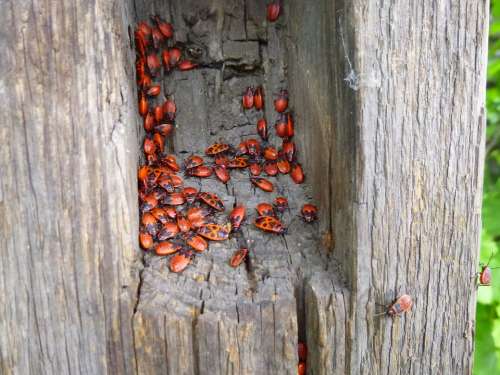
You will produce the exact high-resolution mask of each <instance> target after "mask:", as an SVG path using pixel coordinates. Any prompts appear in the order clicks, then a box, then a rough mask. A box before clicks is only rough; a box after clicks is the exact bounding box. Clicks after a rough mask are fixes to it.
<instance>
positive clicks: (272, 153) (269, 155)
mask: <svg viewBox="0 0 500 375" xmlns="http://www.w3.org/2000/svg"><path fill="white" fill-rule="evenodd" d="M264 159H266V160H278V151H277V150H276V149H275V148H274V147H271V146H269V147H266V148H265V149H264Z"/></svg>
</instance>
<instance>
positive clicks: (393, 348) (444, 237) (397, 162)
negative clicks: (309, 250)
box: [290, 1, 488, 374]
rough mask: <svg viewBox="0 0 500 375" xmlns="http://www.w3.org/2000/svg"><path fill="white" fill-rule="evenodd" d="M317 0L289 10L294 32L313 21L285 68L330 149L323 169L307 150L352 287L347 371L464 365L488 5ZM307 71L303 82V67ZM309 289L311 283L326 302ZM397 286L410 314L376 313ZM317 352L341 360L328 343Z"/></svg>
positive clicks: (462, 370) (459, 370)
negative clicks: (314, 5)
mask: <svg viewBox="0 0 500 375" xmlns="http://www.w3.org/2000/svg"><path fill="white" fill-rule="evenodd" d="M321 4H322V5H321V6H322V8H321V9H322V11H321V12H318V11H317V10H312V9H311V8H307V9H305V7H304V6H303V4H301V2H292V3H291V5H290V10H291V15H292V17H294V20H296V21H297V22H298V24H296V25H295V28H296V30H305V32H303V33H300V32H297V33H296V35H297V36H298V38H299V40H302V41H304V42H299V43H297V44H298V46H300V47H302V50H300V48H298V49H297V50H298V51H299V52H298V54H297V56H298V59H297V60H296V61H294V63H293V64H292V74H291V76H292V77H294V79H295V83H294V87H295V90H296V91H297V90H298V91H299V92H301V93H302V94H303V96H302V98H303V99H301V101H300V102H299V103H296V106H297V108H300V110H298V111H297V112H298V113H302V114H303V116H304V117H305V118H306V119H309V118H313V119H317V121H318V122H319V124H320V125H319V128H315V129H314V130H313V131H312V133H311V134H310V135H309V136H308V138H305V140H304V142H305V143H306V144H307V143H309V144H315V145H317V149H319V150H320V153H321V155H326V154H328V149H329V147H331V152H330V155H331V159H330V169H329V172H326V171H325V167H324V165H322V164H321V163H319V162H317V161H312V160H314V159H311V158H314V157H315V156H314V155H308V156H309V157H307V158H306V159H307V160H311V165H310V166H309V168H312V169H313V170H315V172H313V178H314V179H315V181H313V182H314V185H316V186H321V187H318V188H317V190H318V191H317V194H318V195H319V196H322V197H323V196H324V194H325V193H324V188H325V187H324V185H325V184H324V180H323V178H322V176H323V174H325V173H329V174H330V176H332V177H331V180H332V182H331V183H330V187H329V188H330V191H331V201H330V202H331V203H330V207H331V215H330V217H331V218H332V223H331V224H332V229H333V231H334V236H333V237H334V238H335V248H334V250H333V254H334V256H335V257H336V258H337V259H339V260H340V261H341V263H342V265H343V267H342V268H343V269H344V271H345V276H346V277H347V279H348V280H349V285H350V290H351V294H350V298H351V299H350V302H349V307H350V311H349V313H348V322H347V331H346V333H347V337H346V343H347V347H346V353H347V354H346V356H347V358H346V369H345V373H350V374H368V373H369V374H423V373H438V374H466V373H470V372H471V369H472V351H473V336H474V324H475V322H474V310H475V287H474V280H473V278H472V275H474V273H475V271H476V265H477V259H478V250H479V246H478V245H479V234H480V208H481V191H482V170H483V148H484V125H485V117H484V110H485V109H484V88H485V71H486V50H487V24H488V2H487V1H438V2H435V1H418V2H396V3H394V2H393V3H388V2H383V1H372V2H366V1H354V2H343V1H332V2H321ZM305 12H307V13H305ZM301 14H306V15H308V16H309V15H314V17H313V18H314V22H315V24H316V25H317V28H318V29H319V30H320V31H322V32H321V35H323V36H322V37H319V38H314V35H316V34H314V33H312V32H311V34H309V33H308V32H309V31H310V29H311V27H308V25H310V24H311V23H312V22H313V21H311V20H310V18H311V17H301ZM291 24H292V25H293V23H291ZM323 32H325V33H323ZM328 35H330V36H331V37H328ZM323 48H325V49H326V50H327V51H326V52H324V51H322V50H323ZM318 56H324V57H325V58H326V59H327V61H324V60H322V58H321V57H318ZM304 66H307V68H306V74H307V79H304V78H303V77H304V76H302V77H301V76H300V75H299V74H298V72H299V70H303V67H304ZM318 76H322V77H328V79H329V82H324V81H321V80H320V79H319V78H317V77H318ZM315 77H316V78H315ZM330 93H333V95H329V94H330ZM292 96H293V95H292ZM295 97H296V95H295ZM325 97H326V98H329V99H330V101H329V102H327V103H325ZM328 104H330V105H331V107H330V109H329V110H328V109H327V110H326V113H323V112H321V113H320V114H317V113H314V111H315V110H316V108H325V107H328ZM308 111H309V112H308ZM311 112H312V113H311ZM328 116H331V117H332V119H333V128H332V129H331V130H329V129H328V126H329V122H328V121H327V119H328ZM304 125H305V124H304ZM300 126H301V124H300V120H299V121H298V127H299V128H300ZM324 127H326V129H323V128H324ZM328 134H330V137H331V138H330V142H327V141H325V139H324V137H325V136H328ZM306 150H308V151H312V150H313V149H312V148H311V147H306ZM316 153H317V152H316V151H315V152H314V153H313V154H316ZM316 158H317V159H318V158H319V157H318V156H316ZM317 159H316V160H317ZM314 285H315V283H312V282H311V285H310V286H309V287H307V288H308V289H307V290H308V291H309V292H310V295H312V296H314V297H315V298H317V299H318V300H320V298H319V297H320V296H321V295H322V294H324V292H322V293H319V292H316V291H315V289H314ZM403 292H406V293H409V294H411V295H412V297H413V298H414V300H415V306H414V308H413V310H412V312H411V313H410V314H407V315H406V316H404V317H402V318H398V319H394V320H391V319H388V318H385V317H375V316H374V315H375V314H376V313H377V312H378V311H380V310H381V309H382V308H381V307H378V306H377V305H376V303H381V304H387V303H390V302H391V301H392V300H393V299H394V298H395V297H396V296H397V295H398V294H401V293H403ZM331 296H335V293H331ZM307 306H308V307H310V306H309V305H307ZM320 306H321V304H319V305H318V306H317V307H316V308H320ZM322 311H323V313H325V314H327V316H330V317H331V318H333V317H334V316H336V315H335V314H334V313H333V312H332V311H330V312H329V310H328V307H323V310H322ZM313 312H314V313H315V314H317V311H316V310H313ZM328 314H329V315H328ZM310 318H311V317H307V319H308V322H309V319H310ZM328 324H330V323H324V325H326V326H327V327H328ZM310 328H312V327H307V329H308V330H309V329H310ZM319 328H321V324H320V327H319ZM327 332H328V331H327ZM330 334H331V335H334V331H333V330H330ZM332 341H333V337H331V338H330V342H332ZM311 344H312V342H311ZM315 350H319V353H318V354H316V355H317V356H319V357H320V358H321V357H322V356H323V354H327V355H328V356H330V360H332V358H333V357H334V354H332V353H329V352H328V351H329V350H331V348H327V347H322V346H321V345H315V344H313V347H312V348H311V351H313V352H314V351H315ZM330 366H331V362H330V363H328V364H325V365H323V364H320V365H319V368H318V369H313V373H314V374H316V373H330V372H329V371H332V370H331V367H330ZM338 373H343V372H342V371H339V372H338Z"/></svg>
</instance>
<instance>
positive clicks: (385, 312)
mask: <svg viewBox="0 0 500 375" xmlns="http://www.w3.org/2000/svg"><path fill="white" fill-rule="evenodd" d="M386 314H387V311H384V312H381V313H377V314H374V315H373V316H382V315H386Z"/></svg>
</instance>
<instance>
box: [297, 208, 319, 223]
mask: <svg viewBox="0 0 500 375" xmlns="http://www.w3.org/2000/svg"><path fill="white" fill-rule="evenodd" d="M300 213H301V214H302V218H303V219H304V221H305V222H306V223H312V222H313V221H316V220H318V207H316V206H315V205H314V204H304V205H303V206H302V210H301V211H300Z"/></svg>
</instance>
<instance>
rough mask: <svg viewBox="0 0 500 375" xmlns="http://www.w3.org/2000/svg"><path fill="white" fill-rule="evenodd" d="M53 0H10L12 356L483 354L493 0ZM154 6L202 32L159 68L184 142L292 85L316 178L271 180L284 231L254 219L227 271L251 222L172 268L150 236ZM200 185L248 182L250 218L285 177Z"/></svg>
mask: <svg viewBox="0 0 500 375" xmlns="http://www.w3.org/2000/svg"><path fill="white" fill-rule="evenodd" d="M49 3H50V2H49ZM49 3H42V2H40V1H38V0H34V1H32V2H31V3H29V4H27V3H26V2H24V1H19V2H14V1H10V2H7V1H5V0H4V1H1V0H0V6H1V9H2V11H1V12H0V21H1V23H0V28H1V30H2V33H1V34H0V35H1V36H0V46H1V47H2V54H0V77H1V80H0V93H1V98H2V100H1V101H0V109H1V110H2V113H3V114H4V116H3V117H2V118H3V120H2V121H1V125H0V140H1V141H2V144H3V146H2V147H1V148H0V181H1V182H0V255H1V259H2V261H1V262H0V274H1V275H2V276H1V277H0V302H2V303H1V304H0V305H1V306H0V373H1V374H4V373H5V374H22V375H24V374H37V375H38V374H70V373H73V374H196V375H197V374H211V375H212V374H277V375H278V374H295V373H296V363H297V354H296V344H297V340H301V341H306V342H307V345H308V347H309V360H308V374H309V375H310V374H313V375H318V374H322V375H323V374H352V375H355V374H356V375H357V374H368V373H369V374H381V375H386V374H426V373H433V374H467V373H470V372H471V367H472V348H473V346H472V345H473V335H474V324H475V322H474V309H475V289H474V285H473V281H472V278H471V276H472V275H473V274H474V272H475V265H476V261H477V252H478V239H479V226H480V202H481V201H480V199H481V181H482V166H483V165H482V163H483V161H482V159H483V143H484V139H483V133H484V84H485V83H484V78H485V68H486V65H485V64H486V41H487V30H486V29H487V22H488V2H487V1H486V2H484V1H476V0H457V1H455V0H442V1H431V0H421V1H415V2H396V3H395V2H392V3H388V2H383V1H381V0H374V1H364V0H355V1H340V0H338V1H336V0H330V1H329V0H320V1H314V2H306V1H298V0H290V1H285V2H284V3H285V4H284V12H283V16H282V17H281V18H280V20H279V21H278V22H277V23H275V24H273V25H269V24H267V22H266V21H265V5H266V3H267V1H265V0H255V1H253V0H252V1H250V0H246V1H245V0H206V1H199V0H198V1H195V0H151V1H149V0H135V1H125V2H118V1H110V2H103V1H102V0H96V1H93V2H82V1H71V2H70V1H61V2H53V4H52V3H50V4H49ZM153 13H158V14H160V15H162V16H163V17H165V18H166V19H167V20H169V21H171V22H173V23H174V27H175V29H176V34H175V37H176V40H177V41H178V42H180V43H182V44H183V45H184V46H188V47H201V48H202V51H203V54H202V57H201V58H200V61H199V62H200V63H201V64H202V68H201V69H197V70H193V71H190V72H182V73H181V72H175V73H173V74H172V75H170V76H169V77H167V78H166V79H164V80H162V89H163V92H164V93H167V94H169V95H173V96H174V98H175V100H176V102H177V105H178V121H177V123H178V128H177V129H176V135H175V137H174V139H173V141H172V142H171V143H169V147H170V149H171V151H173V152H176V153H177V155H178V156H181V157H182V156H184V155H186V154H185V153H184V154H181V153H182V152H193V151H198V152H199V151H202V150H203V148H204V147H205V146H206V145H208V144H210V143H211V142H214V141H217V140H219V139H220V138H223V139H224V140H226V141H228V142H231V143H236V142H237V140H239V138H240V137H241V136H244V137H246V138H249V137H256V133H255V127H254V126H255V122H256V121H257V119H258V118H259V115H258V114H257V113H256V112H255V111H247V112H245V113H243V112H242V111H241V103H240V98H239V95H240V94H241V92H242V91H243V89H244V88H245V87H246V86H248V85H257V84H262V85H263V86H264V90H265V94H266V96H265V100H266V103H265V104H266V109H265V111H264V116H265V117H266V119H267V120H268V124H269V125H270V127H271V129H272V125H273V124H274V121H275V119H276V116H275V113H274V112H273V111H272V100H273V97H272V94H273V93H275V92H276V91H277V90H278V89H280V88H282V87H288V89H289V91H290V97H291V108H292V109H293V111H294V115H295V123H296V136H295V138H294V140H295V142H296V143H297V144H298V146H299V150H300V154H299V158H300V161H301V162H302V163H303V165H304V167H305V170H306V171H307V182H308V184H307V185H308V186H307V187H306V188H305V189H303V188H302V187H298V186H295V185H293V184H290V183H289V181H288V180H287V179H286V178H281V177H280V179H279V180H280V183H281V184H282V185H283V187H284V191H285V193H286V194H287V195H288V196H289V198H290V200H291V201H292V204H293V203H295V204H293V207H292V211H291V212H289V213H286V214H285V217H284V220H285V221H286V222H289V223H291V224H290V234H289V235H287V237H286V241H287V245H288V246H285V243H284V241H283V239H282V238H281V237H272V236H271V237H270V236H263V235H262V234H261V233H259V232H257V231H256V230H255V229H253V228H252V227H248V228H245V229H244V230H243V236H244V238H245V239H248V240H251V242H249V245H250V250H251V253H250V261H249V262H248V264H245V265H242V266H241V267H239V268H238V269H236V270H235V269H232V268H231V267H229V265H228V264H227V261H228V259H229V257H230V256H231V254H232V251H233V250H234V249H235V248H236V247H237V246H238V244H237V241H236V240H231V241H229V242H227V243H224V244H214V243H212V244H211V246H210V250H209V251H208V252H207V253H205V254H203V256H198V257H197V258H196V260H195V261H194V264H193V265H192V266H190V267H189V268H188V269H187V270H186V271H185V272H184V273H183V274H181V275H175V274H172V273H170V272H169V271H168V267H167V266H168V263H167V261H166V260H165V259H164V258H160V257H155V256H153V255H150V254H146V255H142V254H141V253H140V252H139V250H138V244H137V240H136V238H137V226H138V220H137V190H136V166H137V160H138V147H137V145H138V144H140V138H141V137H142V136H143V134H142V135H141V133H142V130H139V131H138V128H137V124H139V118H138V116H137V114H136V108H135V106H136V94H135V83H134V82H133V77H134V71H133V59H134V56H133V53H132V52H131V50H130V41H129V38H128V35H129V34H128V30H127V28H128V27H129V26H133V25H134V24H135V23H136V21H137V20H143V19H147V18H148V16H149V15H150V14H153ZM271 132H273V131H272V130H271ZM271 142H272V143H277V142H276V140H275V139H273V138H272V139H271ZM187 183H188V184H189V185H193V186H197V183H196V182H195V181H193V180H191V179H190V180H188V181H187ZM201 184H202V185H201V186H202V187H203V188H204V189H207V190H211V191H215V192H217V193H218V194H219V195H220V196H221V197H222V198H223V199H224V202H225V204H226V213H227V212H228V211H229V209H230V207H231V205H232V203H233V197H232V196H231V195H232V187H233V186H234V188H235V192H236V196H237V197H238V200H239V201H240V202H245V204H247V206H248V207H249V212H250V213H252V210H253V207H254V206H255V204H256V203H257V202H261V201H269V200H271V199H272V198H274V196H275V194H272V195H268V194H265V193H262V192H260V191H258V190H257V191H256V192H255V194H254V193H253V190H252V189H251V187H250V186H249V185H248V180H247V178H246V176H245V175H244V174H242V173H239V172H235V173H233V177H232V182H231V183H230V184H229V187H230V189H229V190H226V189H225V188H224V187H223V186H222V185H221V184H220V183H218V182H215V181H213V180H208V181H203V182H202V183H201ZM311 199H312V200H315V201H317V202H320V208H321V210H320V214H321V220H320V223H319V224H317V225H313V226H310V227H309V228H308V229H304V225H303V224H302V222H300V221H299V220H295V221H294V220H293V215H294V214H295V213H296V210H297V208H298V206H299V202H300V203H301V202H303V201H306V200H311ZM252 218H253V217H251V218H250V220H249V221H251V220H252ZM326 249H330V250H331V251H330V253H327V251H326ZM139 273H140V274H139ZM402 292H407V293H409V294H411V295H412V296H413V297H414V300H415V306H414V308H413V309H412V311H411V312H410V313H409V314H407V315H405V316H403V317H400V318H396V319H394V320H391V319H390V318H387V317H384V316H378V317H375V314H376V313H378V312H380V311H381V310H382V307H380V306H377V305H376V304H377V303H380V304H387V303H389V302H391V300H392V299H393V298H394V297H395V296H396V295H397V294H398V293H402Z"/></svg>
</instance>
